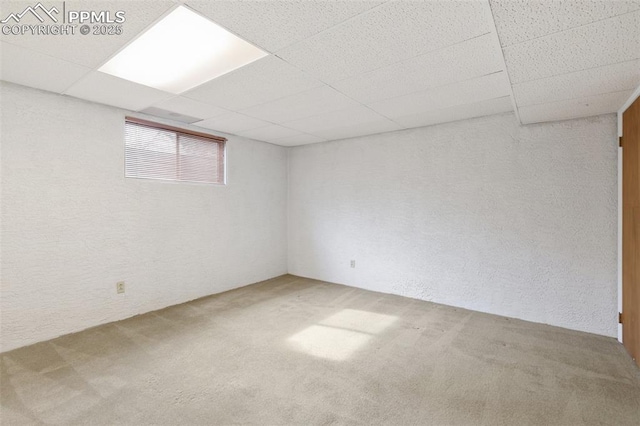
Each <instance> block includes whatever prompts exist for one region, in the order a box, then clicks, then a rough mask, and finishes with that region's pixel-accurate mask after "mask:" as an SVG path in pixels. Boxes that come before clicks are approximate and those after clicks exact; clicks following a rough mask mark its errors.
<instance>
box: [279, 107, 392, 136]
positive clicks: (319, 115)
mask: <svg viewBox="0 0 640 426" xmlns="http://www.w3.org/2000/svg"><path fill="white" fill-rule="evenodd" d="M356 102H358V101H356ZM358 104H359V105H360V106H362V107H365V108H366V109H368V110H370V111H371V112H373V113H374V114H376V115H379V116H380V117H382V118H386V119H387V120H389V121H392V122H393V123H395V124H397V125H398V126H400V124H398V123H396V122H395V121H393V120H391V119H389V118H388V117H386V116H384V115H382V114H380V113H379V112H377V111H374V110H373V109H371V108H369V107H368V106H367V105H364V104H361V103H359V102H358ZM352 108H354V107H353V106H350V107H346V108H340V109H336V110H333V111H328V112H323V113H321V114H315V115H311V116H309V117H306V118H297V119H295V120H289V121H285V122H284V123H283V124H281V126H285V125H286V124H287V123H293V122H295V121H299V120H306V119H309V118H313V117H321V116H323V115H327V114H335V113H339V112H341V111H347V110H349V109H352ZM400 127H402V126H400ZM337 128H339V127H331V128H329V129H323V130H333V129H337ZM293 130H295V129H293ZM309 135H311V136H316V137H321V136H318V135H316V134H313V133H309Z"/></svg>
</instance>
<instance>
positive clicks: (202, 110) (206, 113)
mask: <svg viewBox="0 0 640 426" xmlns="http://www.w3.org/2000/svg"><path fill="white" fill-rule="evenodd" d="M153 106H154V107H156V108H161V109H166V110H168V111H172V112H177V113H178V114H184V115H190V116H192V117H199V118H200V119H207V118H211V117H215V116H216V115H222V114H224V113H227V112H229V111H227V110H226V109H222V108H219V107H217V106H213V105H209V104H207V103H204V102H200V101H196V100H194V99H189V98H185V97H184V96H176V97H174V98H170V99H167V100H165V101H162V102H159V103H157V104H155V105H153Z"/></svg>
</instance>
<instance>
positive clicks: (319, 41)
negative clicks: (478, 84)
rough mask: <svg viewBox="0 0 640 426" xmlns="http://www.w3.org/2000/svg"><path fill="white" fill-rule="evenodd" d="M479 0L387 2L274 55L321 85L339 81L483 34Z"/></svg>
mask: <svg viewBox="0 0 640 426" xmlns="http://www.w3.org/2000/svg"><path fill="white" fill-rule="evenodd" d="M485 8H486V5H485V3H484V2H479V1H459V2H442V1H405V0H398V1H390V2H388V3H385V4H384V5H382V6H379V7H377V8H375V9H372V10H370V11H368V12H365V13H363V14H361V15H358V16H357V17H355V18H352V19H349V20H348V21H346V22H344V23H342V24H341V25H338V26H336V27H333V28H331V29H330V30H327V31H324V32H322V33H320V34H318V35H316V36H314V37H311V38H309V39H307V40H305V41H303V42H300V43H298V44H296V45H294V46H291V47H289V48H286V49H283V50H281V51H280V52H278V56H280V57H281V58H283V59H285V60H287V61H288V62H290V63H291V64H293V65H295V66H297V67H299V68H301V69H303V70H305V71H307V72H308V73H310V74H312V75H314V76H316V77H318V78H319V79H321V80H323V81H325V82H333V81H337V80H342V79H345V78H348V77H351V76H355V75H357V74H362V73H364V72H367V71H370V70H373V69H376V68H379V67H383V66H386V65H390V64H392V63H394V62H398V61H401V60H403V59H407V58H411V57H413V56H417V55H421V54H424V53H427V52H429V51H433V50H436V49H440V48H443V47H445V46H450V45H452V44H455V43H459V42H461V41H463V40H467V39H470V38H473V37H477V36H479V35H481V34H486V33H488V32H489V31H490V30H491V29H492V28H493V23H492V22H491V21H490V19H489V16H488V14H487V13H485V10H486V9H485Z"/></svg>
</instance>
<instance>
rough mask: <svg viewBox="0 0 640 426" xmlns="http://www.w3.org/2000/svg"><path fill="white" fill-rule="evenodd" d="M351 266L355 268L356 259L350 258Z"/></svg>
mask: <svg viewBox="0 0 640 426" xmlns="http://www.w3.org/2000/svg"><path fill="white" fill-rule="evenodd" d="M351 267H352V268H355V267H356V261H355V260H352V261H351Z"/></svg>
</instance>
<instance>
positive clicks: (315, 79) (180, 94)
mask: <svg viewBox="0 0 640 426" xmlns="http://www.w3.org/2000/svg"><path fill="white" fill-rule="evenodd" d="M270 56H273V57H274V58H278V59H279V60H281V61H282V62H285V63H286V64H287V65H289V66H290V67H292V68H293V69H295V70H296V71H298V72H300V73H301V74H304V76H305V77H306V78H308V79H309V80H313V81H316V82H318V83H320V84H318V85H317V86H315V87H312V88H307V89H302V90H300V91H297V92H292V93H289V94H288V95H284V96H281V97H279V98H273V99H270V100H268V101H265V102H261V103H259V104H255V105H250V106H247V107H242V108H240V109H229V108H224V107H221V106H218V105H217V104H211V105H213V106H216V107H218V108H223V109H226V110H228V111H230V112H237V113H240V114H243V115H246V116H248V117H252V118H258V117H253V116H251V115H249V114H245V113H241V112H240V111H243V110H247V109H249V108H253V107H257V106H261V105H264V104H268V103H270V102H275V101H279V100H281V99H284V98H288V97H290V96H295V95H299V94H301V93H304V92H307V91H309V90H314V89H318V88H319V87H322V86H323V85H326V84H327V83H325V82H324V81H322V80H320V79H318V78H316V77H314V76H312V75H311V74H309V73H308V72H306V71H304V70H302V69H300V68H298V67H296V66H295V65H292V64H291V63H289V62H288V61H286V60H284V59H282V58H281V57H279V56H278V55H276V54H273V53H269V55H267V56H265V57H264V58H260V59H258V61H261V60H263V59H266V58H268V57H270ZM258 61H255V62H258ZM249 65H250V64H249ZM243 68H244V67H240V68H237V69H235V70H233V71H231V72H228V73H227V74H224V75H221V76H219V77H216V78H213V79H211V80H208V81H205V82H204V83H202V84H201V85H199V86H195V87H192V88H191V89H189V90H185V91H184V92H182V93H179V94H178V96H184V97H185V98H188V99H191V100H194V101H199V102H203V101H200V100H198V99H196V98H192V97H190V96H187V93H188V92H191V91H193V90H196V89H198V88H199V87H201V86H204V85H205V84H208V83H211V82H212V81H214V80H216V79H217V78H222V77H226V76H229V75H231V74H233V73H234V72H235V71H240V70H242V69H243ZM274 124H277V123H274Z"/></svg>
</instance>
